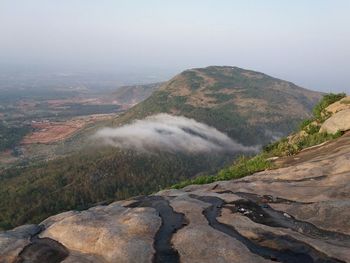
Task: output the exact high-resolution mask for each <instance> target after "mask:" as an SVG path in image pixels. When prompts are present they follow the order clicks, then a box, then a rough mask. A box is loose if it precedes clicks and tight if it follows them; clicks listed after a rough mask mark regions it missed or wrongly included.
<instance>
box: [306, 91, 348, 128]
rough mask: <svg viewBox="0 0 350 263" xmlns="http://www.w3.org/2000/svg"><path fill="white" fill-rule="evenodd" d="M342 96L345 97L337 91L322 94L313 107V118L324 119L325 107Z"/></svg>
mask: <svg viewBox="0 0 350 263" xmlns="http://www.w3.org/2000/svg"><path fill="white" fill-rule="evenodd" d="M344 97H346V94H345V93H338V94H334V93H329V94H327V95H324V96H323V98H322V100H321V101H320V102H319V103H318V104H317V105H316V106H315V108H314V109H313V114H314V116H315V118H316V119H317V120H320V121H321V122H322V121H324V118H325V117H327V112H326V108H327V107H328V106H329V105H331V104H332V103H334V102H336V101H339V100H341V99H342V98H344ZM324 115H326V116H324Z"/></svg>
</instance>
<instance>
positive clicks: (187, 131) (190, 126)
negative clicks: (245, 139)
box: [94, 113, 257, 153]
mask: <svg viewBox="0 0 350 263" xmlns="http://www.w3.org/2000/svg"><path fill="white" fill-rule="evenodd" d="M94 137H95V138H97V139H100V140H102V142H103V143H104V144H107V145H111V146H114V147H118V148H122V149H132V150H137V151H142V152H153V151H166V152H183V153H205V152H229V153H234V152H252V151H256V150H257V147H246V146H244V145H242V144H239V143H237V142H235V141H233V140H232V139H230V138H229V137H228V136H227V135H225V134H224V133H222V132H220V131H218V130H217V129H215V128H213V127H210V126H208V125H206V124H203V123H200V122H197V121H195V120H193V119H189V118H185V117H182V116H172V115H169V114H165V113H161V114H157V115H153V116H150V117H147V118H145V119H143V120H136V121H134V122H133V123H131V124H127V125H124V126H121V127H118V128H103V129H101V130H99V131H98V132H97V133H96V134H95V136H94Z"/></svg>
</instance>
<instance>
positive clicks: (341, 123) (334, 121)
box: [320, 109, 350, 134]
mask: <svg viewBox="0 0 350 263" xmlns="http://www.w3.org/2000/svg"><path fill="white" fill-rule="evenodd" d="M347 130H350V109H346V110H342V111H339V112H337V113H335V114H334V115H333V116H331V117H330V118H329V119H327V120H326V121H325V122H324V123H323V124H322V126H321V129H320V132H327V133H331V134H334V133H336V132H338V131H347Z"/></svg>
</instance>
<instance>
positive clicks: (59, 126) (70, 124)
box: [22, 114, 112, 144]
mask: <svg viewBox="0 0 350 263" xmlns="http://www.w3.org/2000/svg"><path fill="white" fill-rule="evenodd" d="M111 117H112V115H110V114H96V115H91V116H88V117H83V118H78V119H73V120H69V121H65V122H49V121H43V122H37V123H33V124H32V127H33V128H34V129H35V131H34V132H33V133H31V134H28V135H27V136H26V137H25V138H24V139H23V141H22V144H34V143H43V144H48V143H53V142H57V141H61V140H64V139H67V138H69V137H70V136H72V135H73V134H74V133H76V132H77V131H78V130H80V129H82V128H84V127H85V126H86V125H87V124H90V123H93V122H96V121H99V120H104V119H109V118H111Z"/></svg>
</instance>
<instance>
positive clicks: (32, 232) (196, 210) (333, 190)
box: [0, 133, 350, 263]
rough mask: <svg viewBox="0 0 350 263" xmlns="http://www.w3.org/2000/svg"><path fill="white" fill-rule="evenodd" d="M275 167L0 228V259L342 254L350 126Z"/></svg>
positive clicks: (349, 212) (349, 234) (348, 245)
mask: <svg viewBox="0 0 350 263" xmlns="http://www.w3.org/2000/svg"><path fill="white" fill-rule="evenodd" d="M278 164H280V165H282V166H284V167H283V168H280V169H276V170H270V171H264V172H260V173H257V174H254V175H252V176H249V177H245V178H243V179H240V180H236V181H224V182H216V183H212V184H208V185H200V186H199V185H195V186H189V187H186V188H184V189H182V190H165V191H162V192H159V193H157V194H155V195H152V196H145V197H137V198H134V199H131V200H127V201H120V202H115V203H112V204H110V205H107V206H96V207H93V208H91V209H89V210H86V211H82V212H78V211H69V212H65V213H62V214H59V215H56V216H52V217H50V218H48V219H47V220H45V221H43V222H42V223H41V224H39V225H25V226H21V227H18V228H16V229H13V230H11V231H7V232H2V233H0V262H1V263H4V262H6V263H7V262H38V263H39V262H40V263H41V262H65V263H70V262H75V263H76V262H84V263H85V262H137V263H140V262H167V263H168V262H170V263H171V262H190V263H195V262H198V263H199V262H200V263H205V262H208V263H209V262H210V263H212V262H244V263H249V262H276V261H277V262H350V133H347V134H345V135H344V136H342V137H341V138H339V139H337V140H334V141H332V142H329V143H327V144H325V145H322V146H319V147H314V148H311V149H308V150H305V151H302V152H301V153H300V154H298V155H296V156H294V157H288V158H284V159H281V160H278Z"/></svg>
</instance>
